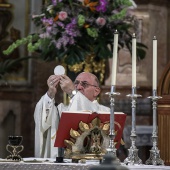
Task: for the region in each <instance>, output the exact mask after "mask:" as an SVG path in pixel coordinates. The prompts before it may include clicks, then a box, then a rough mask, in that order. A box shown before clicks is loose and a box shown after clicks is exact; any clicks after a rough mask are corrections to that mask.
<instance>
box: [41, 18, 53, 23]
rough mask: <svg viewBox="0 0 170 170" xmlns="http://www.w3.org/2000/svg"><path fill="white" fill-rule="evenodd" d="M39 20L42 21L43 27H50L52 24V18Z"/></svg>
mask: <svg viewBox="0 0 170 170" xmlns="http://www.w3.org/2000/svg"><path fill="white" fill-rule="evenodd" d="M41 20H42V22H43V24H44V25H52V24H53V19H52V18H49V19H47V18H45V17H44V18H42V19H41Z"/></svg>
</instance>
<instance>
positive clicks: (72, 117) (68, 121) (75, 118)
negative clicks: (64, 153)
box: [54, 111, 126, 148]
mask: <svg viewBox="0 0 170 170" xmlns="http://www.w3.org/2000/svg"><path fill="white" fill-rule="evenodd" d="M95 118H99V119H100V120H101V122H102V123H105V122H110V112H98V113H92V112H90V111H84V112H82V111H80V112H78V111H74V112H73V111H72V112H70V111H65V112H62V115H61V119H60V123H59V127H58V130H57V132H56V140H55V144H54V146H55V147H65V144H64V140H66V139H67V140H68V139H70V129H74V130H78V128H79V123H80V121H82V122H84V123H86V124H89V123H91V121H92V120H93V119H95ZM125 120H126V114H124V113H122V112H115V113H114V128H115V131H116V136H115V142H116V146H115V147H116V148H119V145H120V141H121V138H122V134H123V129H124V124H125Z"/></svg>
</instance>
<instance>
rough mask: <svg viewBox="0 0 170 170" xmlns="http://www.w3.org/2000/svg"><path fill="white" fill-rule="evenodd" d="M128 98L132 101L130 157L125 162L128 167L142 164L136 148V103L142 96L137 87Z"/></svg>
mask: <svg viewBox="0 0 170 170" xmlns="http://www.w3.org/2000/svg"><path fill="white" fill-rule="evenodd" d="M127 97H130V98H131V99H132V130H131V135H130V140H131V147H130V149H128V151H129V154H128V157H127V158H126V159H125V160H124V164H126V165H134V164H142V160H141V159H140V158H139V157H138V149H137V147H136V144H135V143H136V137H137V136H136V103H137V102H136V101H137V98H138V97H141V95H139V94H136V87H132V94H128V95H127Z"/></svg>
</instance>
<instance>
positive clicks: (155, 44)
mask: <svg viewBox="0 0 170 170" xmlns="http://www.w3.org/2000/svg"><path fill="white" fill-rule="evenodd" d="M152 74H153V81H152V83H153V90H154V89H155V90H156V89H157V39H156V36H154V37H153V73H152Z"/></svg>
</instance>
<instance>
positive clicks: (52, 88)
mask: <svg viewBox="0 0 170 170" xmlns="http://www.w3.org/2000/svg"><path fill="white" fill-rule="evenodd" d="M60 78H61V76H60V75H51V76H50V77H49V78H48V80H47V85H48V91H47V94H48V96H49V97H50V98H51V99H53V98H54V97H55V95H56V93H57V87H58V84H59V82H60Z"/></svg>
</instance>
